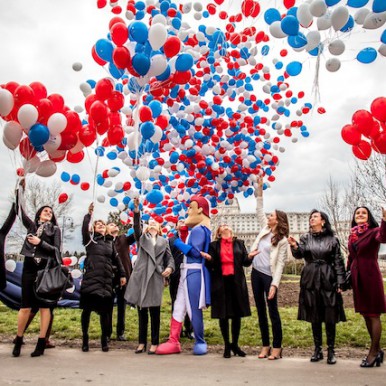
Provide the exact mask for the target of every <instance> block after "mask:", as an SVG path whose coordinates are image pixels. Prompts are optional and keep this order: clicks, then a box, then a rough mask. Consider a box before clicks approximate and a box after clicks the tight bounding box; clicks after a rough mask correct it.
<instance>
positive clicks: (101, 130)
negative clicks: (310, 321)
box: [95, 117, 110, 135]
mask: <svg viewBox="0 0 386 386" xmlns="http://www.w3.org/2000/svg"><path fill="white" fill-rule="evenodd" d="M109 127H110V122H109V119H108V118H107V117H106V119H105V120H103V121H101V122H98V123H95V128H96V131H97V133H98V134H99V135H103V134H105V133H106V131H107V130H108V129H109Z"/></svg>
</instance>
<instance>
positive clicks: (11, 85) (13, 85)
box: [4, 82, 20, 94]
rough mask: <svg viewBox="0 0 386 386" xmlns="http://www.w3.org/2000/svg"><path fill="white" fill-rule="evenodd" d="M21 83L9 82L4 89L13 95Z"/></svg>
mask: <svg viewBox="0 0 386 386" xmlns="http://www.w3.org/2000/svg"><path fill="white" fill-rule="evenodd" d="M19 86H20V85H19V83H17V82H8V83H7V84H6V85H5V86H4V88H5V89H6V90H8V91H9V92H10V93H11V94H15V91H16V89H17V88H18V87H19Z"/></svg>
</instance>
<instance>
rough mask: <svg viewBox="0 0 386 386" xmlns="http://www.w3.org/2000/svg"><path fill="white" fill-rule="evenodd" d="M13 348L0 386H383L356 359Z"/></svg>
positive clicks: (2, 365)
mask: <svg viewBox="0 0 386 386" xmlns="http://www.w3.org/2000/svg"><path fill="white" fill-rule="evenodd" d="M11 351H12V346H11V345H9V344H0V385H1V386H3V385H41V386H44V385H50V386H52V385H54V386H60V385H71V386H76V385H91V386H92V385H111V386H117V385H125V386H126V385H138V386H147V385H149V386H151V385H157V386H162V385H168V386H171V385H181V386H186V385H196V386H206V385H221V386H222V385H232V386H235V385H248V384H249V385H264V386H271V385H280V386H287V385H312V386H317V385H333V386H343V385H350V386H353V385H377V386H379V385H386V363H385V364H384V365H383V366H381V367H379V368H372V369H361V368H360V367H359V363H358V359H356V360H348V359H345V360H343V359H340V360H339V361H338V363H337V364H336V365H335V366H330V365H327V364H326V363H325V361H323V362H319V363H311V362H309V360H308V359H305V358H283V359H281V360H277V361H268V360H259V359H257V357H256V356H247V357H246V358H238V357H232V358H231V359H224V358H222V357H221V356H220V355H218V354H208V355H205V356H202V357H196V356H193V355H191V354H189V353H182V354H179V355H173V356H155V355H152V356H149V355H147V354H134V353H133V352H132V351H126V350H111V351H109V352H108V353H103V352H102V351H100V349H91V351H90V352H88V353H82V352H81V351H80V350H79V349H67V348H55V349H52V350H47V351H46V353H45V355H44V356H42V357H39V358H31V357H30V353H31V351H33V346H32V345H30V344H27V345H25V346H23V349H22V355H21V356H20V357H19V358H13V357H12V356H11Z"/></svg>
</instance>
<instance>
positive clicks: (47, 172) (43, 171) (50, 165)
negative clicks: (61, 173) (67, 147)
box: [35, 159, 57, 177]
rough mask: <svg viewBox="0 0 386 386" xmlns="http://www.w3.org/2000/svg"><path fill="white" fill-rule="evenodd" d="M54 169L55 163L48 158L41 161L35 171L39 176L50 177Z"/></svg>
mask: <svg viewBox="0 0 386 386" xmlns="http://www.w3.org/2000/svg"><path fill="white" fill-rule="evenodd" d="M56 169H57V166H56V163H55V162H54V161H52V160H50V159H49V160H45V161H43V162H41V163H40V165H39V167H38V168H37V169H36V172H35V173H36V174H37V175H38V176H40V177H51V176H53V175H54V174H55V172H56Z"/></svg>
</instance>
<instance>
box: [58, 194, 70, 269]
mask: <svg viewBox="0 0 386 386" xmlns="http://www.w3.org/2000/svg"><path fill="white" fill-rule="evenodd" d="M67 200H68V194H67V193H60V194H59V197H58V202H59V204H63V203H64V202H66V201H67ZM64 259H66V257H65V258H64ZM64 259H63V264H65V263H64ZM67 259H68V257H67ZM70 262H71V259H70Z"/></svg>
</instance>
